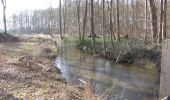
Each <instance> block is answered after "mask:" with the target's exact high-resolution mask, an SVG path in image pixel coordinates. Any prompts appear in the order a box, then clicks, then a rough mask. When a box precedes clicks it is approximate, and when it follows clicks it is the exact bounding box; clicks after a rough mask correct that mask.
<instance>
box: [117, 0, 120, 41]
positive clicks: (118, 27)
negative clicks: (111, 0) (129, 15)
mask: <svg viewBox="0 0 170 100" xmlns="http://www.w3.org/2000/svg"><path fill="white" fill-rule="evenodd" d="M117 41H120V23H119V0H117Z"/></svg>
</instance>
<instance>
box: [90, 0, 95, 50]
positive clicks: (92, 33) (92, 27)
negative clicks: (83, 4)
mask: <svg viewBox="0 0 170 100" xmlns="http://www.w3.org/2000/svg"><path fill="white" fill-rule="evenodd" d="M93 2H94V1H93V0H91V38H92V47H93V53H96V48H95V32H94V7H93Z"/></svg>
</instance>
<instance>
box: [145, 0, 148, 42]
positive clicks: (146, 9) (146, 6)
mask: <svg viewBox="0 0 170 100" xmlns="http://www.w3.org/2000/svg"><path fill="white" fill-rule="evenodd" d="M147 18H148V2H147V0H145V44H146V45H147V34H148V30H147V22H148V21H147Z"/></svg>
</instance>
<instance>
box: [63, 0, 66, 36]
mask: <svg viewBox="0 0 170 100" xmlns="http://www.w3.org/2000/svg"><path fill="white" fill-rule="evenodd" d="M66 3H67V2H66V0H65V1H64V8H63V17H64V20H63V37H65V33H66V15H67V14H66V11H67V6H66V5H67V4H66Z"/></svg>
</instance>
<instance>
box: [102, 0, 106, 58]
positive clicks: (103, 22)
mask: <svg viewBox="0 0 170 100" xmlns="http://www.w3.org/2000/svg"><path fill="white" fill-rule="evenodd" d="M102 6H103V18H102V35H103V52H104V55H106V44H105V0H103V5H102Z"/></svg>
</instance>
